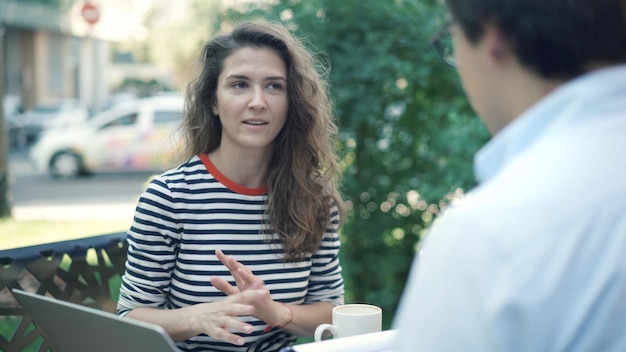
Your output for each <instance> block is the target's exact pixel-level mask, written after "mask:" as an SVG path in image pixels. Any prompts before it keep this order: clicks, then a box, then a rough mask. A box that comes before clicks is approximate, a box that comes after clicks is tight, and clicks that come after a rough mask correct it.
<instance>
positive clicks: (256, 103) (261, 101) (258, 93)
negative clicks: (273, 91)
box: [248, 87, 266, 109]
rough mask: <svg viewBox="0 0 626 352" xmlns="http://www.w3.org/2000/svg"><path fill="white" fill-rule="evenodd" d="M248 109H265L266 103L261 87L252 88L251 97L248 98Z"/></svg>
mask: <svg viewBox="0 0 626 352" xmlns="http://www.w3.org/2000/svg"><path fill="white" fill-rule="evenodd" d="M248 107H249V108H251V109H265V107H266V103H265V96H264V94H263V88H262V87H254V88H253V89H252V95H251V97H250V102H249V103H248Z"/></svg>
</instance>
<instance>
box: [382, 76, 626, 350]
mask: <svg viewBox="0 0 626 352" xmlns="http://www.w3.org/2000/svg"><path fill="white" fill-rule="evenodd" d="M475 173H476V176H477V179H478V180H479V186H477V187H476V188H475V189H473V190H472V191H471V192H470V193H469V194H468V195H467V197H466V198H465V199H463V200H462V201H461V202H460V204H458V205H455V206H451V207H449V208H448V210H446V211H445V212H444V214H443V215H442V216H440V217H439V218H438V219H437V220H436V221H435V223H434V224H433V226H432V227H431V229H430V231H429V234H428V235H427V236H426V238H425V239H424V242H423V243H422V247H421V249H420V251H419V254H418V256H416V259H415V261H414V264H413V268H412V270H411V274H410V278H409V281H408V283H407V287H406V290H405V292H404V295H403V298H402V301H401V304H400V307H399V309H398V311H397V315H396V320H395V322H394V329H398V341H397V344H396V346H395V349H394V351H402V352H405V351H406V352H409V351H410V352H421V351H424V352H439V351H450V352H452V351H454V352H471V351H480V352H488V351H506V352H515V351H603V352H606V351H609V352H612V351H615V352H617V351H619V352H623V351H626V65H621V66H618V67H613V68H609V69H603V70H600V71H595V72H593V73H590V74H587V75H584V76H582V77H579V78H577V79H575V80H572V81H570V82H568V83H567V84H565V85H563V86H561V87H560V88H559V89H557V90H555V91H554V92H552V93H551V94H550V95H549V96H547V97H545V98H544V99H542V100H541V101H540V102H538V103H537V104H535V105H534V106H533V107H531V108H530V109H529V110H527V111H526V112H525V113H524V114H523V115H521V116H519V118H518V119H516V120H515V121H514V122H513V123H511V124H510V125H509V126H507V127H506V128H505V129H504V130H502V131H501V132H500V133H499V134H497V135H496V136H495V137H494V138H493V139H492V140H491V141H490V142H489V143H488V144H487V145H485V146H484V147H483V148H482V149H481V150H480V152H479V153H478V154H477V155H476V160H475Z"/></svg>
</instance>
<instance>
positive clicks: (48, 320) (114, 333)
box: [12, 289, 179, 352]
mask: <svg viewBox="0 0 626 352" xmlns="http://www.w3.org/2000/svg"><path fill="white" fill-rule="evenodd" d="M12 291H13V294H14V295H15V297H16V298H17V300H18V301H19V302H20V303H21V304H22V306H23V307H24V309H25V310H26V311H27V312H28V313H29V314H30V316H31V317H32V318H33V320H34V322H35V324H37V326H38V327H39V328H41V329H42V330H43V331H44V332H45V333H46V335H47V338H49V339H50V341H49V342H50V344H51V345H52V349H53V350H54V351H59V352H85V351H89V352H111V351H116V352H126V351H128V352H178V351H179V350H178V348H177V347H176V345H174V342H173V341H172V339H171V338H170V337H169V335H168V334H167V333H166V332H165V330H164V329H163V328H162V327H160V326H158V325H154V324H149V323H146V322H142V321H138V320H134V319H130V318H123V317H120V316H118V315H116V314H113V313H109V312H105V311H102V310H98V309H95V308H89V307H85V306H82V305H79V304H75V303H70V302H66V301H63V300H58V299H54V298H50V297H47V296H42V295H38V294H34V293H30V292H25V291H21V290H17V289H13V290H12Z"/></svg>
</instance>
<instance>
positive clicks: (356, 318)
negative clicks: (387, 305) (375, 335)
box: [315, 304, 383, 342]
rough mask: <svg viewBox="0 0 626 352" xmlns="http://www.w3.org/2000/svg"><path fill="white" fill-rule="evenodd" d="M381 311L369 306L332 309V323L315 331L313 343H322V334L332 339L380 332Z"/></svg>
mask: <svg viewBox="0 0 626 352" xmlns="http://www.w3.org/2000/svg"><path fill="white" fill-rule="evenodd" d="M382 325H383V310H382V309H381V308H380V307H377V306H373V305H370V304H344V305H341V306H336V307H335V308H333V323H332V324H321V325H320V326H318V327H317V328H316V329H315V342H319V341H322V336H323V335H324V332H326V331H328V332H330V333H331V334H332V335H333V338H341V337H347V336H354V335H361V334H368V333H371V332H378V331H381V329H382Z"/></svg>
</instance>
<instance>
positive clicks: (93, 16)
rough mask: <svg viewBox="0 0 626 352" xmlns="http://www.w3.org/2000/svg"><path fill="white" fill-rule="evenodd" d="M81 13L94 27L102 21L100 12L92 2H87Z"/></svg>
mask: <svg viewBox="0 0 626 352" xmlns="http://www.w3.org/2000/svg"><path fill="white" fill-rule="evenodd" d="M80 13H81V14H82V15H83V19H84V20H85V21H86V22H87V23H89V24H90V25H92V26H93V25H94V24H96V23H97V22H98V20H100V11H99V10H98V8H97V7H96V5H94V4H92V3H90V2H86V3H85V4H84V5H83V8H82V9H81V11H80Z"/></svg>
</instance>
